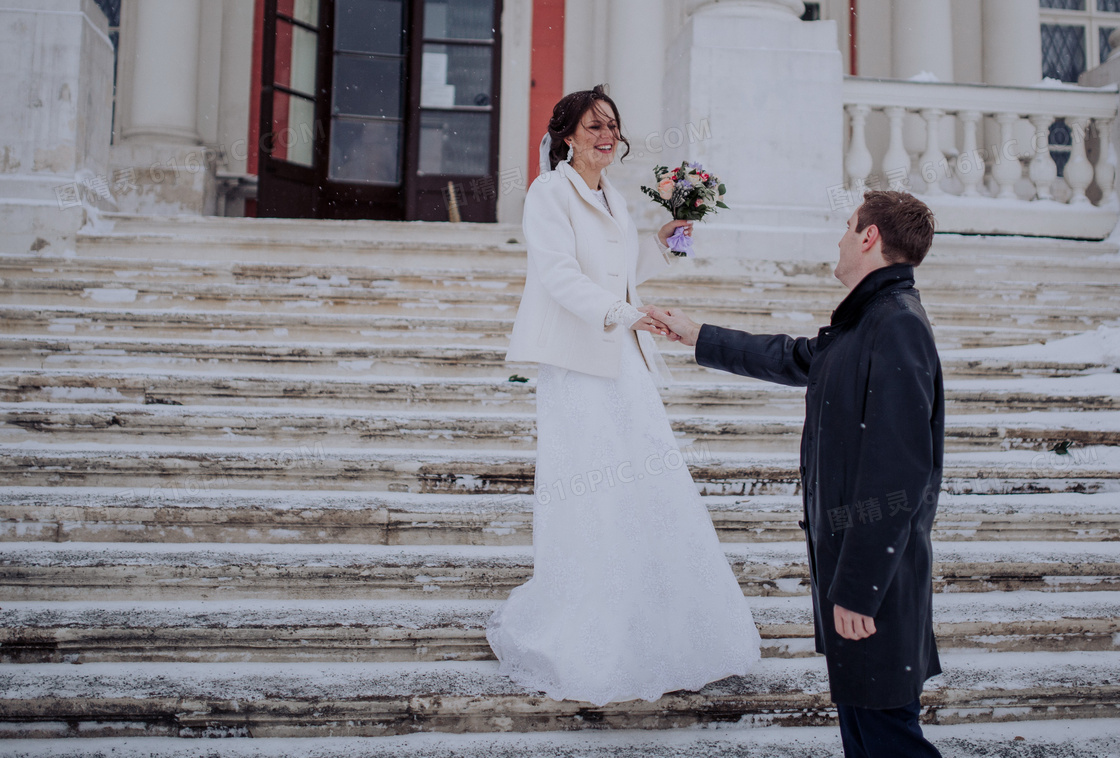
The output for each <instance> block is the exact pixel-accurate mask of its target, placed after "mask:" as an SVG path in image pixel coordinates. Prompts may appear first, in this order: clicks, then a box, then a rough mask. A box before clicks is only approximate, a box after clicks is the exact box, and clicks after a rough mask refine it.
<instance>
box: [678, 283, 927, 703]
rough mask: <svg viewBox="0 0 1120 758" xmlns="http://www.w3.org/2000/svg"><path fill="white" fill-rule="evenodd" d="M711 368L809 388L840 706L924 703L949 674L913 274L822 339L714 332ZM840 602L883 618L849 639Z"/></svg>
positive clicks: (806, 451) (819, 601) (849, 308)
mask: <svg viewBox="0 0 1120 758" xmlns="http://www.w3.org/2000/svg"><path fill="white" fill-rule="evenodd" d="M696 360H697V362H698V363H700V365H702V366H709V367H711V368H717V369H721V370H723V371H730V372H732V373H735V374H741V375H743V376H751V377H755V378H756V379H763V380H766V381H770V382H777V383H779V384H787V385H793V386H798V387H804V386H807V387H808V390H807V392H806V395H805V401H806V414H805V429H804V433H803V436H802V439H801V486H802V499H803V502H804V512H805V516H804V521H803V522H802V528H803V529H805V532H806V534H805V537H806V540H807V541H808V548H809V570H810V574H811V577H812V590H813V610H814V613H815V618H816V638H817V640H816V641H817V652H819V653H824V655H825V657H826V660H827V663H828V675H829V682H830V685H831V688H832V699H833V701H835V702H837V703H843V704H846V705H854V706H860V707H864V708H894V707H898V706H902V705H905V704H908V703H912V702H913V701H915V700H917V699H918V697H919V695H920V694H921V691H922V685H923V683H924V682H925V680H926V679H927V678H929V677H931V676H933V675H934V674H938V673H940V672H941V665H940V662H939V660H938V657H937V646H936V644H935V642H934V638H933V619H932V577H931V572H932V564H933V556H932V546H931V544H930V526H931V525H932V523H933V517H934V513H935V512H936V510H937V496H938V492H939V490H940V488H941V469H942V460H943V450H944V437H945V397H944V391H943V388H942V378H941V362H940V360H939V359H938V357H937V348H936V347H935V345H934V341H933V331H932V330H931V329H930V325H929V320H928V319H927V318H926V313H925V310H924V309H923V308H922V304H921V300H920V299H919V297H918V291H917V290H916V289H915V288H914V269H913V268H912V267H911V266H907V265H892V266H888V267H886V268H881V269H878V270H876V271H873V272H872V273H870V274H868V275H867V277H866V278H865V279H864V280H863V281H862V282H860V283H859V284H858V285H857V286H856V288H855V289H853V290H852V291H851V292H850V293H849V294H848V296H847V297H846V298H845V299H844V301H843V302H842V303H840V306H839V307H838V308H837V309H836V311H835V312H834V313H833V314H832V323H831V325H830V326H827V327H824V328H823V329H821V330H820V332H819V333H818V334H817V336H816V337H815V338H812V339H809V338H805V337H801V338H798V339H793V338H791V337H788V336H786V335H753V334H748V333H746V332H739V331H735V330H732V329H722V328H720V327H715V326H710V325H705V326H704V327H703V328H702V329H701V330H700V336H699V339H698V341H697V343H696ZM833 605H839V606H841V607H843V608H847V609H848V610H850V611H855V612H856V613H861V614H864V615H866V616H873V617H874V619H875V627H876V630H877V631H876V633H875V634H873V635H872V636H871V637H868V638H867V639H864V640H859V641H851V640H845V639H844V638H842V637H840V635H839V634H837V633H836V625H835V623H834V621H833Z"/></svg>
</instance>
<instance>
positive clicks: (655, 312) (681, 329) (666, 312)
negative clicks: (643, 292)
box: [632, 305, 700, 347]
mask: <svg viewBox="0 0 1120 758" xmlns="http://www.w3.org/2000/svg"><path fill="white" fill-rule="evenodd" d="M638 310H640V311H641V312H642V313H644V314H646V318H643V319H641V320H640V321H638V322H637V323H636V324H634V326H633V327H632V328H634V329H643V330H645V331H647V332H653V333H654V334H662V335H664V336H665V337H666V338H667V339H668V340H669V341H670V342H680V343H682V344H685V345H688V346H689V347H692V346H694V345H695V344H696V340H697V338H698V337H699V336H700V324H697V323H696V322H695V321H693V320H692V319H690V318H689V317H688V316H687V315H686V314H685V312H684V311H682V310H680V309H678V308H670V309H661V308H658V307H656V306H653V305H646V306H642V307H641V308H639V309H638ZM646 323H648V324H649V326H648V327H647V326H646V325H645V324H646Z"/></svg>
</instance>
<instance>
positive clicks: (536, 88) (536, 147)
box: [526, 0, 564, 183]
mask: <svg viewBox="0 0 1120 758" xmlns="http://www.w3.org/2000/svg"><path fill="white" fill-rule="evenodd" d="M532 44H533V52H532V58H531V63H530V77H531V82H530V89H529V150H528V153H529V162H528V167H529V170H528V172H527V176H526V180H527V181H526V183H528V182H530V181H532V180H533V179H535V178H536V177H537V175H538V174H539V173H540V169H539V168H538V166H537V164H538V163H539V162H540V143H541V137H543V136H544V133H545V131H546V130H547V129H548V120H549V119H550V118H552V108H553V106H554V105H556V102H557V101H558V100H559V99H560V98H561V97H563V96H564V0H533V43H532Z"/></svg>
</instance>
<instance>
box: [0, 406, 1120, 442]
mask: <svg viewBox="0 0 1120 758" xmlns="http://www.w3.org/2000/svg"><path fill="white" fill-rule="evenodd" d="M670 422H671V424H672V427H673V431H674V432H675V434H676V435H677V438H678V440H680V441H681V442H682V444H688V445H698V446H702V447H704V448H705V449H707V450H711V451H728V452H736V451H740V450H751V451H755V452H784V453H795V452H797V451H798V450H799V449H800V443H801V431H802V425H803V419H802V418H800V417H797V416H744V415H736V416H732V415H711V416H684V415H676V414H674V415H673V416H671V417H670ZM945 435H946V439H945V446H946V450H947V451H950V452H969V451H980V450H987V449H995V450H1034V451H1036V452H1045V451H1047V450H1050V449H1052V448H1054V447H1055V446H1056V445H1060V444H1066V445H1068V444H1069V443H1075V444H1077V445H1079V446H1093V445H1120V411H1038V412H1034V413H1006V414H1000V415H993V414H989V415H950V416H948V417H947V418H946V424H945ZM24 440H40V441H50V442H59V443H82V442H102V443H121V444H136V443H139V442H146V443H149V444H153V445H183V444H191V445H198V444H204V443H207V442H215V443H219V444H223V445H226V446H236V445H246V446H259V445H262V444H263V445H292V444H296V443H309V444H310V443H314V442H317V441H330V442H332V443H333V444H336V445H342V444H350V445H358V444H370V445H385V446H389V447H394V448H416V449H421V450H450V449H461V448H463V447H470V446H472V445H475V446H481V447H486V448H501V449H507V450H533V449H535V448H536V415H535V414H533V413H509V412H487V413H480V412H477V411H476V412H474V413H449V412H436V413H432V412H428V411H392V412H386V411H358V410H343V409H313V408H285V407H271V408H269V407H255V408H230V407H228V406H167V405H145V406H136V405H129V404H118V403H106V404H103V405H98V406H91V405H90V404H88V403H75V404H64V403H42V404H39V403H0V441H2V442H20V441H24Z"/></svg>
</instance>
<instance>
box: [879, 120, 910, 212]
mask: <svg viewBox="0 0 1120 758" xmlns="http://www.w3.org/2000/svg"><path fill="white" fill-rule="evenodd" d="M885 113H886V114H887V120H888V121H889V122H890V127H891V138H890V143H889V144H888V145H887V152H886V153H885V154H884V155H883V176H885V177H886V179H887V181H888V182H890V189H892V190H895V191H896V192H897V191H900V190H905V189H909V187H910V153H908V152H906V143H905V141H904V139H903V136H902V124H903V120H904V119H905V118H906V109H905V108H900V107H898V106H894V107H891V108H887V109H886V110H885Z"/></svg>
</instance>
